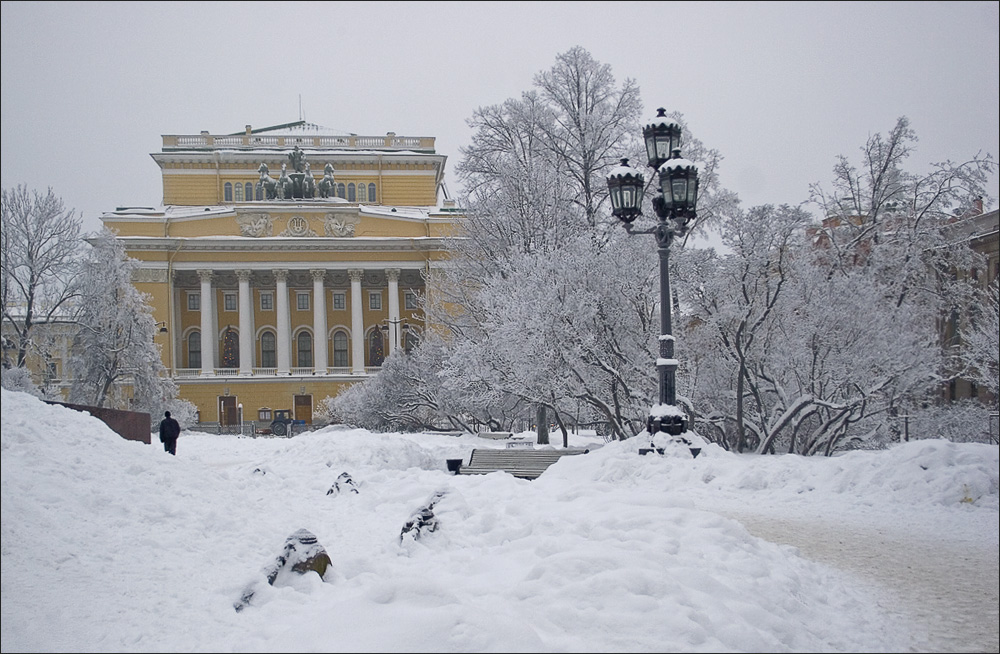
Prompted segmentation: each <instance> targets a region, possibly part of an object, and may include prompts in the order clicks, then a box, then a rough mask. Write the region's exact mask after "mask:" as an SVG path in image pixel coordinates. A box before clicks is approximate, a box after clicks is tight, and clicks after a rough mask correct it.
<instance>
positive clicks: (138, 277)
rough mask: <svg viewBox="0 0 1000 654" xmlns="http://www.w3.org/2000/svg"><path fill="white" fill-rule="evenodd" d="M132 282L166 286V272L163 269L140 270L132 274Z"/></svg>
mask: <svg viewBox="0 0 1000 654" xmlns="http://www.w3.org/2000/svg"><path fill="white" fill-rule="evenodd" d="M132 282H133V283H134V284H146V283H159V284H166V283H167V271H166V269H165V268H140V269H138V270H135V271H133V272H132Z"/></svg>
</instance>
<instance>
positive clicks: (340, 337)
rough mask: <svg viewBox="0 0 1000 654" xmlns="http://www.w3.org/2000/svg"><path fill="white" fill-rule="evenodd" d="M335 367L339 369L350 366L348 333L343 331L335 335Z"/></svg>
mask: <svg viewBox="0 0 1000 654" xmlns="http://www.w3.org/2000/svg"><path fill="white" fill-rule="evenodd" d="M333 365H334V366H336V367H338V368H346V367H347V366H349V365H350V363H348V358H347V332H345V331H343V330H339V331H336V332H334V334H333Z"/></svg>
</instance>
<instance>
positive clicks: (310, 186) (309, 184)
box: [302, 161, 316, 198]
mask: <svg viewBox="0 0 1000 654" xmlns="http://www.w3.org/2000/svg"><path fill="white" fill-rule="evenodd" d="M302 197H304V198H314V197H316V180H315V179H313V176H312V171H311V170H309V162H308V161H307V162H306V172H305V177H303V178H302Z"/></svg>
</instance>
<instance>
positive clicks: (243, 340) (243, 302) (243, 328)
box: [236, 270, 255, 377]
mask: <svg viewBox="0 0 1000 654" xmlns="http://www.w3.org/2000/svg"><path fill="white" fill-rule="evenodd" d="M236 279H238V280H239V283H240V297H239V310H240V375H241V376H246V377H249V376H250V375H252V374H253V353H254V346H253V345H254V341H255V339H254V334H253V301H252V299H251V296H250V271H249V270H237V271H236Z"/></svg>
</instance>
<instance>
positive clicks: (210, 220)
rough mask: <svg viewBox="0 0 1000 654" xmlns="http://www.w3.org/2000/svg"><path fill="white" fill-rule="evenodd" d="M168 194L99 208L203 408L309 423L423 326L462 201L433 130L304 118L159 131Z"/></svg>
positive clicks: (209, 412)
mask: <svg viewBox="0 0 1000 654" xmlns="http://www.w3.org/2000/svg"><path fill="white" fill-rule="evenodd" d="M151 156H152V158H153V160H154V161H155V162H156V163H157V165H158V166H159V168H160V171H161V175H162V179H163V206H162V207H155V208H154V207H119V208H118V209H117V210H115V211H112V212H108V213H105V214H104V215H103V216H102V217H101V220H102V221H103V223H104V225H105V226H106V227H108V228H110V229H112V230H114V231H115V232H116V234H117V237H118V238H119V239H120V240H121V241H122V242H123V243H124V245H125V248H126V251H127V253H128V255H129V256H131V257H133V258H135V259H137V260H138V261H139V262H140V263H141V267H140V270H139V271H138V273H137V276H136V278H135V284H136V286H137V287H138V288H139V290H141V291H143V292H145V293H148V294H149V296H150V297H151V301H152V305H153V307H154V318H155V319H156V320H157V321H159V326H160V329H159V334H158V336H157V342H158V343H159V344H160V345H161V351H162V354H163V361H164V365H165V366H166V367H167V369H168V370H169V373H170V375H171V376H172V377H173V378H174V380H175V381H176V382H177V384H178V386H179V388H180V397H181V398H182V399H186V400H189V401H191V402H192V403H194V404H195V405H196V406H197V407H198V411H199V421H200V422H201V423H202V424H205V423H215V422H217V423H219V424H220V425H233V424H236V423H240V422H249V421H259V422H264V423H267V422H269V421H270V419H271V416H272V413H273V411H275V410H278V409H287V410H291V411H292V412H293V416H294V418H295V419H297V420H302V421H304V422H306V423H311V422H313V420H314V413H315V409H316V407H317V406H318V403H319V402H321V401H322V400H323V398H325V397H327V396H333V395H336V394H337V392H339V390H340V389H342V388H343V387H344V386H345V385H348V384H352V383H355V382H357V381H360V380H363V379H366V378H367V377H368V376H370V375H372V374H374V373H375V372H377V371H378V370H379V367H380V366H381V365H382V363H383V361H384V360H385V358H386V357H388V356H389V355H391V354H392V353H393V352H395V351H396V350H398V349H400V348H411V347H413V346H414V345H415V344H416V342H417V340H418V339H419V338H420V335H421V334H422V332H423V330H424V329H425V325H424V321H423V318H422V315H421V312H420V308H419V307H420V306H421V298H422V297H424V296H425V295H426V294H427V293H428V292H432V291H433V289H429V288H428V287H427V280H428V279H431V278H432V275H433V271H434V269H435V268H436V267H437V266H440V265H444V264H445V262H446V260H447V253H448V243H449V239H450V238H451V237H452V236H453V235H454V228H455V226H456V225H457V221H458V220H460V218H461V214H460V212H459V211H458V210H457V209H456V208H455V206H454V203H453V202H452V201H451V200H449V199H448V198H447V193H446V191H445V187H444V169H445V162H446V157H445V156H444V155H441V154H437V153H436V152H435V151H434V139H433V138H427V137H400V136H396V135H395V134H393V133H389V134H387V135H385V136H375V137H368V136H357V135H353V134H345V133H342V132H336V131H334V130H329V129H326V128H323V127H319V126H317V125H313V124H310V123H306V122H303V121H299V122H296V123H290V124H286V125H279V126H274V127H267V128H262V129H253V128H252V127H251V126H249V125H248V126H246V129H245V130H244V131H243V132H241V133H236V134H228V135H212V134H208V133H207V132H202V133H201V134H198V135H165V136H163V148H162V150H161V151H160V152H156V153H153V154H152V155H151Z"/></svg>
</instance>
